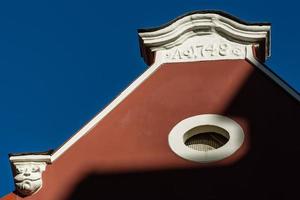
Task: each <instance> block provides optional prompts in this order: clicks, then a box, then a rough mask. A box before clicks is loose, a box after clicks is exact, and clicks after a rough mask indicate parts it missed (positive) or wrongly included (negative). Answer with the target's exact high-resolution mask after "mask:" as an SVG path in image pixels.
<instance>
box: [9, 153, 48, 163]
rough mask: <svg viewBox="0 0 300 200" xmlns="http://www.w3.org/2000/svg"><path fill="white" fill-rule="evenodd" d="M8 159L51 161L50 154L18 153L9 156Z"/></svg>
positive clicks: (14, 160) (13, 160) (12, 160)
mask: <svg viewBox="0 0 300 200" xmlns="http://www.w3.org/2000/svg"><path fill="white" fill-rule="evenodd" d="M9 160H10V161H11V162H46V163H51V156H50V155H19V156H10V157H9Z"/></svg>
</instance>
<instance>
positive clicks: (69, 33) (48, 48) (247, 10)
mask: <svg viewBox="0 0 300 200" xmlns="http://www.w3.org/2000/svg"><path fill="white" fill-rule="evenodd" d="M295 2H296V1H292V0H285V1H284V4H283V3H282V1H280V2H278V1H269V2H268V1H262V0H259V1H257V0H252V1H239V0H227V1H226V0H206V1H201V0H198V1H197V0H190V1H189V0H185V1H183V0H164V1H163V0H151V1H141V0H140V1H119V2H117V1H108V2H105V3H104V2H102V1H88V0H84V1H75V0H73V1H53V0H52V1H45V0H44V1H7V2H6V3H4V2H1V3H0V91H1V98H0V134H1V140H0V177H1V178H0V197H1V196H3V195H5V194H7V193H9V192H10V191H12V190H13V179H12V175H11V170H10V165H9V161H8V156H7V154H8V153H10V152H28V151H29V152H31V151H45V150H48V149H55V148H57V147H59V146H60V145H62V144H63V143H64V142H65V141H66V140H67V139H68V138H69V137H70V136H72V135H73V134H74V133H75V132H76V131H77V130H78V129H79V128H80V127H82V126H83V125H84V124H85V123H86V122H88V120H89V119H91V118H92V117H93V116H94V115H96V114H97V113H98V112H99V111H100V110H101V109H102V108H103V107H104V106H105V105H106V104H108V103H109V102H110V101H111V100H112V99H113V98H114V97H115V96H116V95H117V94H119V93H120V92H121V91H122V90H123V89H124V88H125V87H126V86H127V85H128V84H129V83H130V82H131V81H133V80H134V79H135V78H136V77H137V76H139V75H140V74H141V73H142V72H143V71H144V70H145V69H146V67H147V66H146V65H145V63H144V62H143V60H142V59H141V57H140V53H139V45H138V37H137V31H136V30H137V29H138V28H145V27H153V26H159V25H162V24H164V23H166V22H168V21H169V20H171V19H173V18H175V17H177V16H179V15H182V14H184V13H186V12H189V11H194V10H203V9H216V10H223V11H226V12H228V13H231V14H233V15H235V16H237V17H239V18H241V19H243V20H246V21H250V22H262V21H264V22H265V21H267V22H271V23H272V56H271V58H269V60H268V61H267V62H266V63H267V65H268V66H269V67H270V68H271V69H272V70H273V71H274V72H276V73H277V74H278V75H279V76H280V77H281V78H283V79H284V80H285V81H286V82H288V83H289V84H290V85H291V86H293V88H295V89H296V90H298V91H300V78H299V77H300V66H299V64H298V63H297V61H296V60H297V59H298V58H299V55H298V52H299V50H300V39H299V38H298V35H299V31H300V28H299V25H298V24H299V19H300V12H299V5H298V4H297V3H295Z"/></svg>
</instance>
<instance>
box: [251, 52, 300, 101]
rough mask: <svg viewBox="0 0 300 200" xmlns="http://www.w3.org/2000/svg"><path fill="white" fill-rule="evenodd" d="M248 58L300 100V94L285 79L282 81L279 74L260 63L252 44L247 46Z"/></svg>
mask: <svg viewBox="0 0 300 200" xmlns="http://www.w3.org/2000/svg"><path fill="white" fill-rule="evenodd" d="M246 59H247V60H248V61H249V62H250V63H252V64H253V65H255V66H256V67H257V68H258V69H260V70H261V71H262V72H264V73H265V74H266V75H267V76H268V77H270V78H271V79H272V80H273V81H274V82H275V83H277V84H278V85H279V86H280V87H282V88H283V89H284V90H285V91H286V92H287V93H289V94H290V95H291V96H293V97H294V98H295V99H296V100H298V101H300V95H299V94H298V93H297V92H296V91H295V90H293V89H292V88H291V87H290V86H288V85H287V84H286V83H285V82H284V81H282V80H281V79H280V78H279V77H278V76H276V75H275V74H274V73H273V72H272V71H270V70H269V69H268V68H267V67H265V66H264V65H263V64H262V63H260V62H259V61H258V60H257V59H256V58H255V56H254V54H253V49H252V46H247V51H246Z"/></svg>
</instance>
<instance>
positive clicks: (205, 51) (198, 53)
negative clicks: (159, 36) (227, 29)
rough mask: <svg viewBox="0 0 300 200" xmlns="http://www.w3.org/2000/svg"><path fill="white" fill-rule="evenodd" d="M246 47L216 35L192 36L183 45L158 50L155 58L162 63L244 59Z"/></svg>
mask: <svg viewBox="0 0 300 200" xmlns="http://www.w3.org/2000/svg"><path fill="white" fill-rule="evenodd" d="M245 56H246V46H245V45H242V44H238V43H234V42H231V41H229V40H226V39H225V38H223V37H221V36H219V35H217V34H211V35H205V36H194V37H192V38H189V39H187V40H186V41H185V42H184V43H183V44H181V45H178V46H176V47H172V48H171V49H168V50H160V51H158V52H157V57H160V59H162V60H163V61H164V62H168V63H170V62H188V61H202V60H228V59H230V60H233V59H245Z"/></svg>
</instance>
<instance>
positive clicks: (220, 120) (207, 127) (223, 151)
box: [168, 114, 244, 163]
mask: <svg viewBox="0 0 300 200" xmlns="http://www.w3.org/2000/svg"><path fill="white" fill-rule="evenodd" d="M196 127H198V128H197V131H200V132H197V133H196V132H194V133H192V135H191V133H190V132H189V131H190V130H191V129H194V128H196ZM202 127H203V129H201V128H202ZM204 132H216V133H219V134H221V135H223V136H225V137H228V135H229V138H228V139H229V140H228V142H227V143H226V144H224V145H223V146H221V147H220V148H217V149H214V150H210V151H206V152H205V151H197V150H194V149H191V148H189V147H188V146H186V145H185V141H186V139H187V136H186V134H187V133H188V134H189V136H188V137H191V136H193V135H195V134H201V133H204ZM227 134H228V135H227ZM168 141H169V146H170V147H171V149H172V151H173V152H174V153H176V154H177V155H178V156H180V157H182V158H184V159H187V160H190V161H195V162H200V163H208V162H213V161H218V160H222V159H225V158H227V157H229V156H231V155H232V154H233V153H234V152H236V151H237V150H238V149H239V148H240V147H241V146H242V144H243V142H244V131H243V129H242V128H241V126H240V125H239V124H238V123H237V122H235V121H234V120H232V119H230V118H228V117H225V116H221V115H216V114H203V115H196V116H193V117H189V118H186V119H184V120H182V121H180V122H179V123H178V124H176V125H175V126H174V128H173V129H172V130H171V132H170V134H169V138H168Z"/></svg>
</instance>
